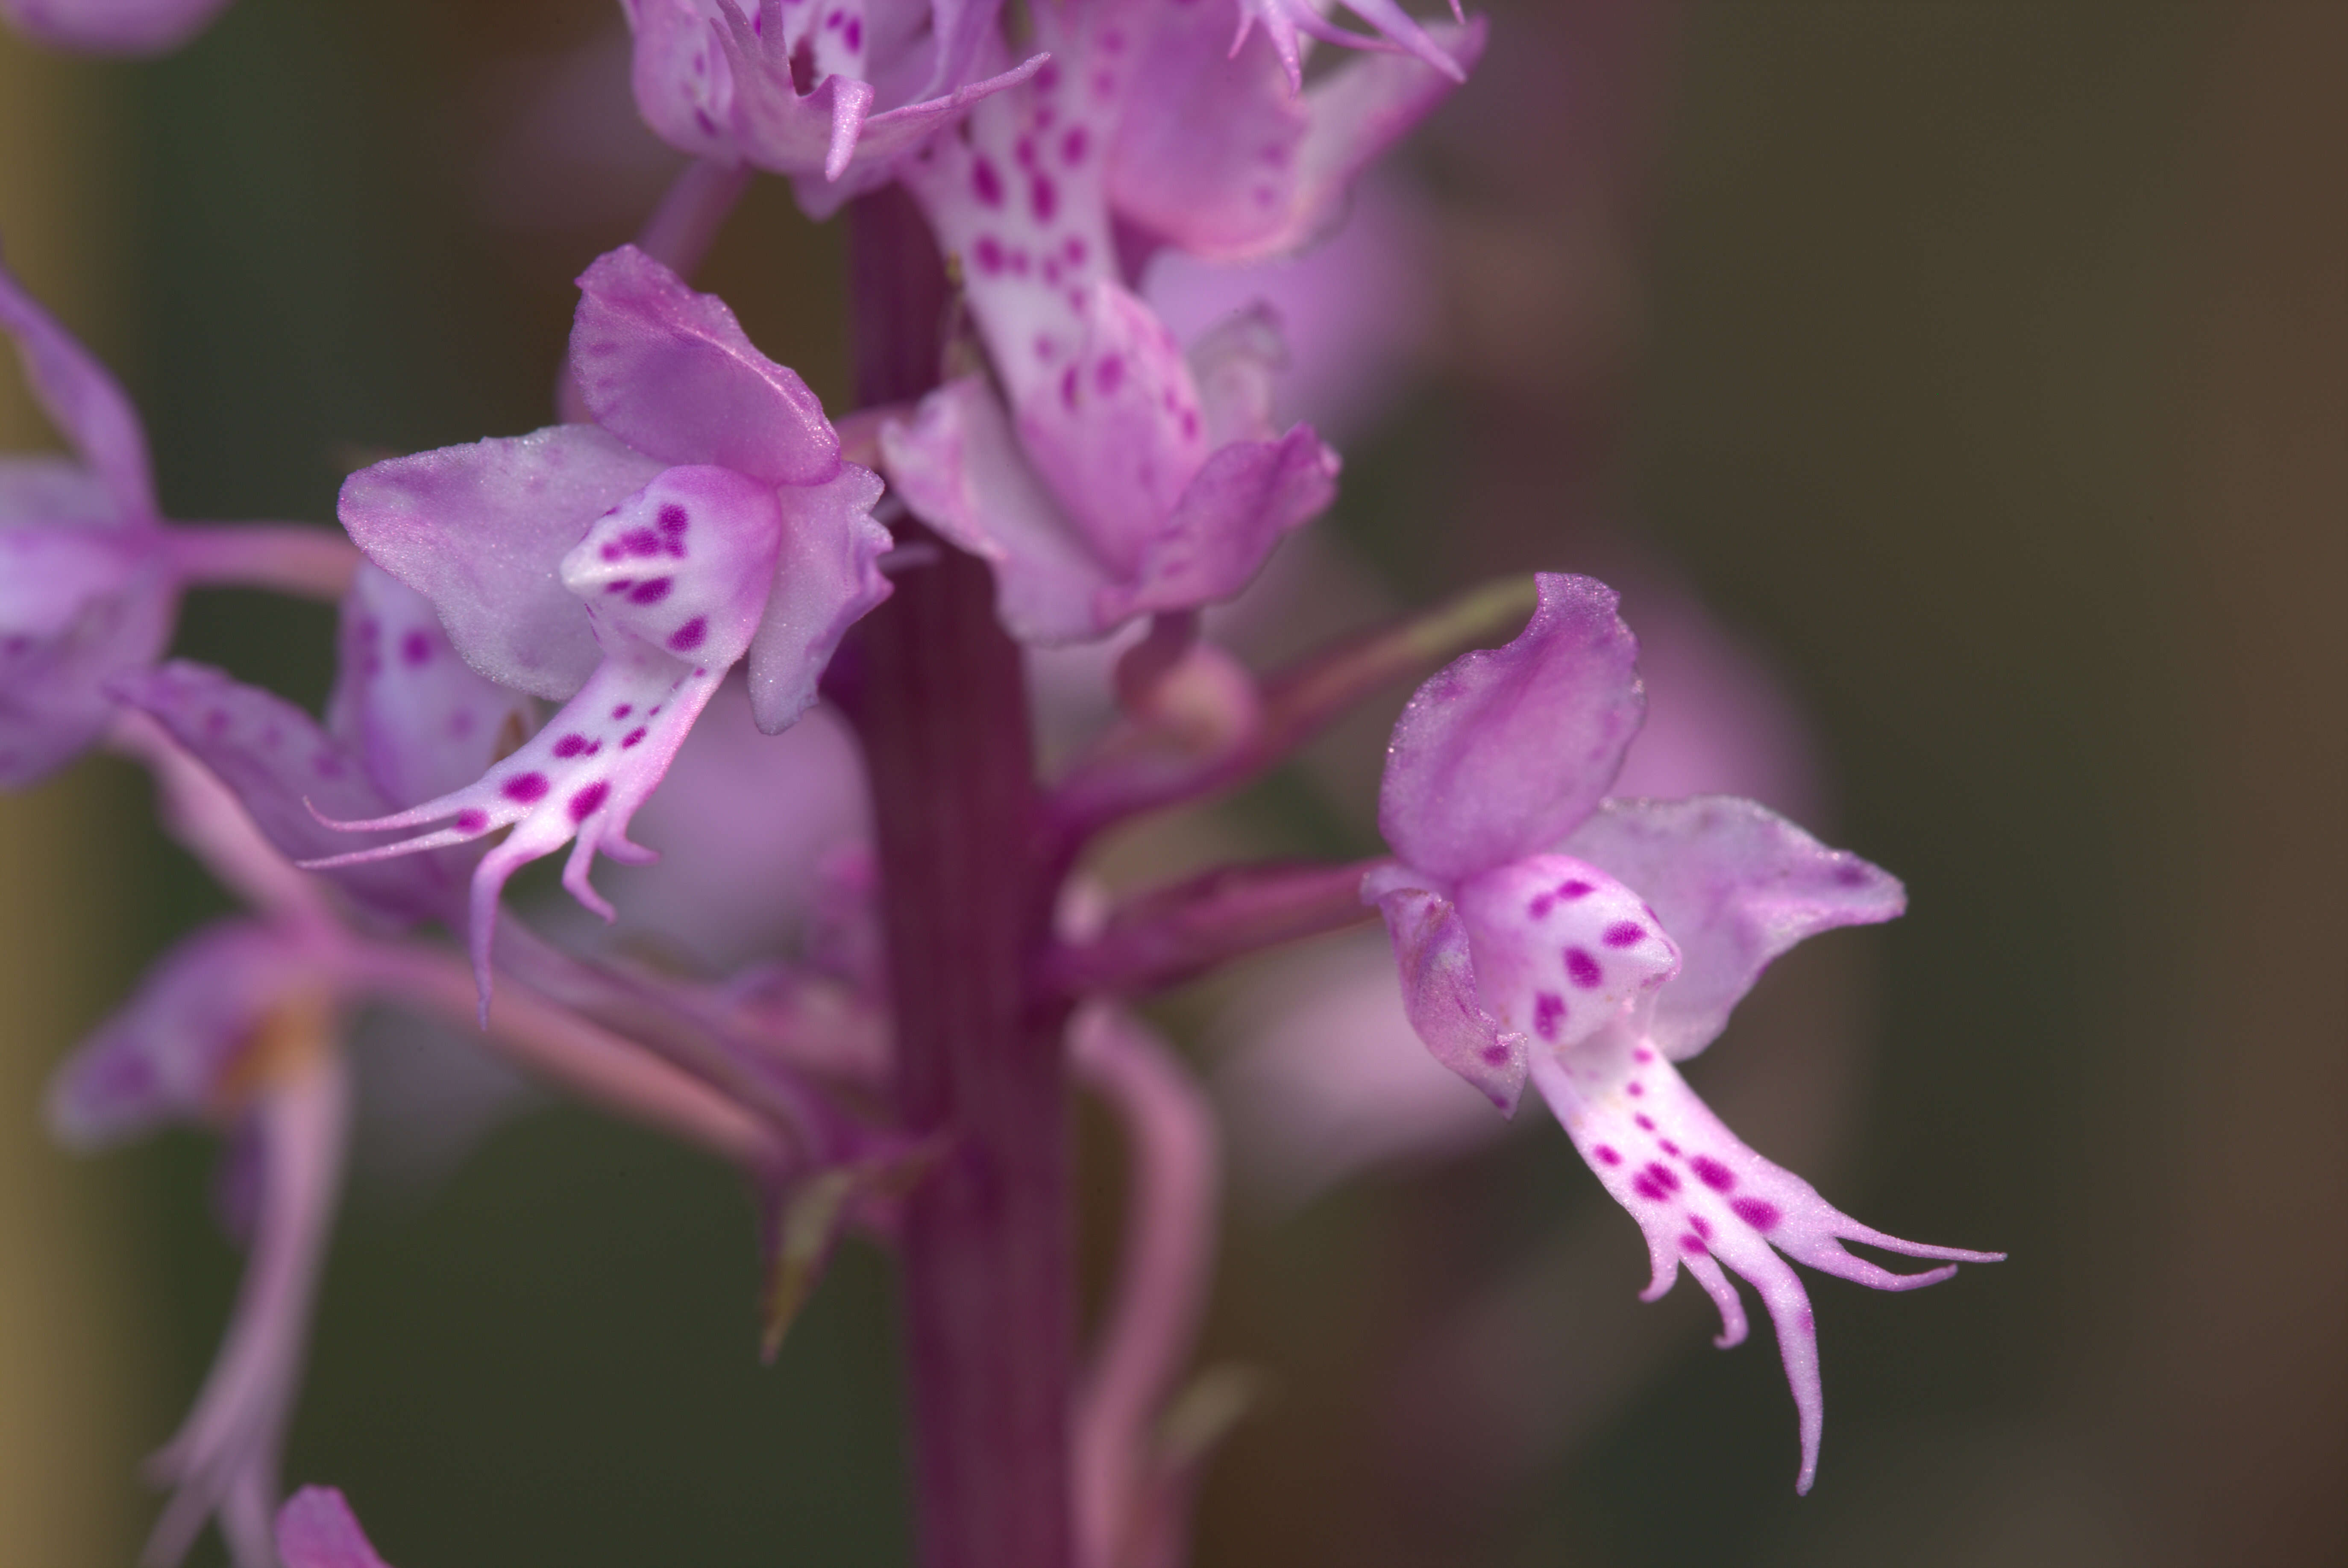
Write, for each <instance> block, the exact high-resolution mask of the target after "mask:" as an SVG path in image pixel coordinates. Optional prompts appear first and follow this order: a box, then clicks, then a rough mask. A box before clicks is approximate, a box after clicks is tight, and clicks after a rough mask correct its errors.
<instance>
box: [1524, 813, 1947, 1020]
mask: <svg viewBox="0 0 2348 1568" xmlns="http://www.w3.org/2000/svg"><path fill="white" fill-rule="evenodd" d="M1565 846H1566V848H1567V849H1568V850H1570V851H1571V852H1572V853H1574V854H1576V855H1579V856H1581V858H1582V859H1584V860H1587V861H1591V863H1592V864H1594V865H1598V866H1601V867H1603V868H1604V869H1605V870H1607V871H1609V872H1612V873H1613V874H1614V875H1615V876H1617V877H1620V878H1621V879H1622V881H1623V882H1627V883H1628V884H1630V885H1631V886H1632V887H1633V888H1636V889H1637V890H1638V892H1639V894H1640V896H1641V897H1642V898H1643V899H1644V900H1645V901H1646V902H1647V903H1648V905H1649V906H1650V907H1651V908H1653V911H1654V913H1655V914H1656V916H1657V917H1658V919H1660V921H1661V922H1662V924H1663V928H1664V929H1665V930H1666V931H1668V932H1669V933H1670V934H1671V936H1672V940H1673V941H1674V942H1676V943H1677V944H1679V947H1680V952H1681V954H1683V955H1684V959H1685V963H1684V965H1683V967H1682V968H1681V970H1680V973H1679V975H1678V977H1677V978H1675V979H1673V981H1672V982H1671V983H1670V984H1669V985H1665V986H1664V987H1663V989H1662V991H1660V992H1659V993H1657V995H1656V997H1655V1011H1654V1016H1653V1021H1652V1023H1651V1024H1650V1025H1649V1026H1648V1027H1649V1035H1650V1037H1651V1039H1652V1041H1653V1044H1654V1045H1655V1047H1657V1048H1658V1049H1660V1050H1661V1051H1663V1054H1664V1055H1665V1056H1668V1057H1672V1058H1673V1059H1674V1060H1681V1059H1684V1058H1686V1057H1692V1056H1694V1055H1695V1054H1696V1052H1698V1051H1700V1050H1702V1049H1704V1047H1706V1046H1708V1045H1710V1044H1711V1043H1712V1041H1713V1040H1714V1038H1715V1037H1717V1036H1718V1035H1719V1033H1720V1031H1721V1030H1722V1029H1723V1028H1725V1027H1726V1026H1727V1024H1728V1014H1729V1010H1730V1009H1731V1008H1733V1007H1735V1006H1736V1004H1737V1001H1738V1000H1739V999H1740V998H1741V997H1743V996H1744V995H1745V993H1746V992H1747V991H1749V990H1751V989H1752V988H1753V983H1754V982H1755V981H1756V980H1758V979H1759V978H1760V977H1761V971H1762V970H1764V969H1766V968H1767V967H1768V965H1769V961H1770V960H1771V959H1773V958H1775V957H1776V956H1777V955H1778V954H1781V953H1783V952H1785V951H1786V950H1787V948H1789V947H1791V946H1793V945H1794V944H1796V943H1797V942H1800V941H1801V940H1802V939H1803V938H1805V937H1808V936H1815V935H1817V934H1818V933H1819V932H1822V931H1830V930H1832V929H1834V928H1835V927H1836V926H1838V925H1872V924H1876V923H1879V922H1882V921H1886V920H1890V919H1893V918H1895V917H1896V916H1897V915H1899V913H1900V912H1901V911H1902V910H1903V909H1905V908H1906V907H1907V894H1906V892H1904V891H1903V890H1902V889H1901V888H1900V882H1899V879H1897V878H1896V877H1894V876H1892V875H1891V874H1890V872H1884V871H1881V870H1879V869H1878V868H1876V867H1874V866H1871V865H1869V864H1868V862H1867V861H1863V860H1860V859H1859V857H1858V856H1857V855H1854V854H1849V853H1847V852H1845V851H1841V850H1830V849H1828V848H1827V847H1826V846H1825V845H1824V844H1821V843H1819V842H1818V841H1817V840H1816V839H1813V838H1811V837H1810V836H1809V835H1808V834H1807V833H1806V832H1804V831H1802V830H1801V829H1799V828H1797V827H1796V826H1794V824H1793V823H1791V822H1788V821H1787V820H1786V819H1784V818H1783V817H1780V816H1778V815H1777V814H1776V812H1774V811H1772V810H1769V809H1768V808H1766V806H1760V805H1756V804H1755V803H1754V802H1753V801H1750V800H1739V799H1732V798H1730V797H1727V796H1717V795H1715V796H1705V797H1699V798H1698V799H1693V800H1609V801H1607V802H1606V803H1605V804H1604V805H1602V806H1601V807H1600V808H1599V809H1598V810H1597V812H1596V813H1595V814H1593V815H1592V816H1591V818H1590V820H1587V821H1585V822H1583V823H1582V824H1581V827H1579V828H1577V829H1576V830H1574V832H1573V834H1572V836H1571V837H1570V838H1569V839H1567V840H1566V841H1565Z"/></svg>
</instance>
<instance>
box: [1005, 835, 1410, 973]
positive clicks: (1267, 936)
mask: <svg viewBox="0 0 2348 1568" xmlns="http://www.w3.org/2000/svg"><path fill="white" fill-rule="evenodd" d="M1385 863H1386V862H1385V861H1383V860H1373V861H1355V862H1354V863H1353V864H1351V865H1342V866H1313V865H1278V864H1271V863H1263V864H1256V865H1244V866H1222V867H1218V868H1217V869H1215V870H1213V871H1210V872H1204V873H1202V874H1200V875H1199V876H1196V877H1193V878H1191V879H1190V880H1189V882H1181V883H1179V884H1178V885H1176V886H1173V887H1169V888H1160V889H1158V890H1156V891H1155V892H1148V893H1144V894H1143V895H1142V896H1141V897H1139V898H1138V899H1135V900H1134V901H1132V902H1131V903H1128V904H1126V905H1124V906H1123V907H1121V908H1119V909H1118V910H1117V911H1116V912H1115V913H1113V914H1111V915H1110V916H1109V920H1108V923H1107V926H1105V927H1104V928H1103V929H1102V931H1101V932H1100V934H1098V935H1097V936H1096V937H1095V938H1094V939H1093V940H1092V941H1090V942H1086V943H1084V944H1079V945H1070V946H1061V947H1056V948H1054V949H1053V950H1052V951H1051V952H1050V953H1049V954H1047V955H1046V956H1045V961H1044V969H1043V979H1044V982H1045V985H1050V986H1053V987H1055V988H1056V989H1058V990H1061V991H1063V992H1065V993H1066V994H1067V995H1099V994H1107V995H1120V996H1133V995H1141V994H1144V993H1146V992H1149V991H1155V990H1159V989H1162V988H1163V987H1165V986H1168V985H1175V984H1177V983H1178V982H1180V981H1183V980H1187V979H1189V978H1190V977H1191V976H1193V975H1199V974H1201V973H1203V972H1204V971H1206V970H1208V969H1210V968H1212V967H1213V966H1214V965H1218V964H1221V963H1223V962H1225V961H1227V960H1229V959H1232V958H1237V957H1240V956H1241V955H1242V954H1249V953H1253V952H1255V951H1257V950H1258V949H1259V948H1264V947H1271V946H1273V945H1275V944H1279V943H1282V942H1294V941H1297V940H1299V939H1300V938H1303V937H1307V936H1318V935H1320V934H1322V933H1323V932H1330V931H1342V930H1344V928H1345V927H1347V926H1349V925H1359V924H1362V923H1365V922H1367V921H1373V920H1375V919H1377V918H1378V912H1377V909H1376V907H1375V905H1368V904H1365V903H1363V902H1362V878H1363V877H1365V876H1366V875H1367V874H1368V873H1369V872H1371V871H1372V870H1373V869H1375V868H1376V867H1378V866H1381V865H1384V864H1385Z"/></svg>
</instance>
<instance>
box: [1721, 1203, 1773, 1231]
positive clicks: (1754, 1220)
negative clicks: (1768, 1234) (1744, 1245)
mask: <svg viewBox="0 0 2348 1568" xmlns="http://www.w3.org/2000/svg"><path fill="white" fill-rule="evenodd" d="M1728 1206H1729V1207H1730V1208H1731V1209H1733V1210H1735V1212H1736V1217H1737V1218H1738V1219H1740V1220H1742V1221H1744V1222H1746V1224H1748V1225H1750V1226H1752V1227H1753V1228H1754V1229H1755V1230H1756V1231H1768V1230H1774V1229H1776V1224H1777V1222H1778V1221H1780V1220H1782V1219H1784V1218H1785V1217H1786V1216H1785V1215H1783V1214H1781V1213H1779V1212H1777V1205H1776V1204H1775V1203H1766V1202H1762V1201H1761V1200H1760V1199H1758V1198H1739V1199H1737V1200H1736V1201H1735V1202H1733V1203H1731V1204H1729V1205H1728Z"/></svg>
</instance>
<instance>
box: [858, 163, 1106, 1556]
mask: <svg viewBox="0 0 2348 1568" xmlns="http://www.w3.org/2000/svg"><path fill="white" fill-rule="evenodd" d="M849 245H850V279H851V310H852V312H853V316H852V321H853V325H854V338H853V341H854V346H855V354H856V375H857V393H858V397H859V400H860V402H863V403H867V404H874V403H884V402H896V401H901V400H903V399H907V398H910V397H916V396H918V395H919V394H920V393H921V392H922V391H923V390H924V389H926V388H927V387H931V386H932V385H934V384H935V382H936V380H937V377H938V365H939V357H940V346H941V343H942V325H943V323H944V321H945V319H946V310H947V304H948V296H947V291H946V285H945V278H944V275H943V271H942V268H941V266H940V264H939V263H938V260H937V250H936V247H935V245H934V243H933V242H932V240H931V238H930V236H929V234H928V232H927V231H926V229H925V227H924V225H923V224H922V222H921V220H920V218H919V216H918V215H917V214H916V212H915V211H914V209H913V207H912V204H911V201H909V200H908V199H906V198H905V197H904V196H903V195H902V194H901V192H898V191H887V192H883V193H881V194H880V195H876V196H870V197H866V198H863V199H861V200H860V201H857V202H856V203H855V205H854V206H852V207H851V208H850V217H849ZM909 536H911V538H918V537H919V533H918V531H917V530H914V529H912V528H911V527H910V526H909V527H907V528H906V529H905V530H904V531H903V532H901V534H900V539H901V541H904V542H911V538H909ZM848 659H849V667H848V668H847V669H846V670H845V671H843V672H842V676H843V678H842V679H841V680H840V682H839V696H840V697H841V699H842V701H843V704H844V706H845V707H847V709H848V711H849V714H850V717H851V718H852V719H853V720H854V722H855V724H856V726H857V728H858V730H859V732H860V735H861V736H862V738H863V742H864V746H865V754H866V757H867V759H868V765H869V767H870V773H871V779H872V793H873V806H874V815H875V823H876V828H877V832H878V841H879V849H880V872H881V882H882V887H883V892H884V908H885V915H884V922H885V930H886V933H887V936H888V950H889V965H890V995H891V1001H892V1003H893V1006H894V1012H895V1018H896V1028H897V1051H898V1079H897V1102H898V1109H899V1111H900V1114H901V1119H902V1121H903V1125H904V1130H905V1131H906V1133H907V1134H908V1135H910V1136H911V1137H914V1138H922V1137H924V1136H927V1135H930V1134H932V1133H937V1134H942V1135H944V1136H945V1137H946V1138H947V1139H949V1140H950V1142H949V1143H948V1145H947V1149H946V1152H945V1153H944V1154H943V1155H942V1158H941V1159H940V1161H939V1162H938V1165H937V1168H936V1169H935V1170H934V1171H932V1173H931V1175H930V1176H929V1177H928V1179H927V1180H925V1181H922V1183H921V1185H920V1186H919V1187H917V1188H916V1189H915V1190H914V1191H913V1193H912V1195H911V1198H910V1199H909V1200H908V1202H907V1204H906V1210H905V1218H904V1226H903V1232H902V1255H903V1260H904V1272H903V1281H904V1320H905V1354H906V1369H907V1380H908V1384H909V1387H910V1393H911V1416H912V1425H913V1443H912V1448H913V1480H914V1487H915V1495H916V1497H917V1499H918V1511H919V1538H920V1561H921V1562H922V1564H923V1565H924V1568H1071V1564H1072V1562H1073V1559H1072V1556H1071V1550H1072V1548H1071V1539H1070V1537H1071V1514H1070V1502H1069V1495H1070V1494H1069V1480H1068V1433H1067V1426H1068V1400H1069V1390H1070V1385H1071V1375H1070V1362H1071V1354H1072V1353H1071V1342H1072V1338H1073V1334H1074V1327H1075V1318H1076V1288H1075V1277H1074V1259H1073V1238H1072V1235H1071V1231H1072V1224H1071V1216H1070V1188H1069V1150H1068V1106H1067V1101H1068V1091H1067V1085H1066V1077H1065V1072H1064V1068H1063V1064H1062V1056H1061V1026H1062V1023H1063V1021H1064V1017H1065V1012H1066V1009H1065V1007H1064V1006H1061V1005H1060V1004H1058V1003H1056V1001H1055V1000H1054V999H1053V998H1051V997H1050V996H1048V995H1039V994H1038V993H1037V991H1036V990H1035V988H1034V987H1033V985H1032V984H1031V981H1030V976H1031V975H1033V973H1034V969H1035V959H1036V956H1037V955H1038V954H1040V953H1041V952H1042V951H1043V948H1044V945H1045V940H1046V938H1047V935H1048V932H1049V918H1050V900H1051V892H1052V887H1051V884H1052V882H1055V881H1056V876H1055V875H1054V874H1053V871H1054V869H1053V868H1050V867H1048V866H1046V865H1045V863H1044V862H1042V861H1040V860H1039V859H1038V857H1037V855H1036V853H1035V847H1036V844H1035V832H1034V826H1035V785H1034V760H1033V759H1034V751H1033V747H1032V743H1031V740H1030V737H1029V731H1028V714H1027V696H1026V689H1025V677H1024V673H1023V669H1022V665H1021V661H1020V656H1019V650H1018V648H1017V646H1016V645H1014V644H1013V643H1012V641H1011V640H1010V638H1009V637H1007V636H1006V635H1004V632H1003V631H1002V629H1001V627H1000V626H999V625H998V624H996V622H995V617H994V582H993V579H992V575H991V573H989V572H988V570H987V568H986V567H985V565H984V564H983V562H979V561H977V560H976V559H974V558H973V557H971V556H967V555H963V554H962V553H960V552H954V551H946V552H943V553H942V556H941V558H940V560H939V561H938V562H937V563H936V564H935V565H932V566H928V567H923V568H921V569H919V570H914V571H910V572H907V573H904V574H903V575H901V576H900V577H899V578H898V579H897V591H896V593H895V595H894V596H893V597H892V598H891V599H890V601H889V602H888V603H885V604H883V605H882V606H880V609H879V610H877V611H876V612H874V613H873V614H871V615H870V616H868V617H867V618H866V619H865V620H864V621H863V622H861V623H860V624H859V625H858V627H857V629H856V632H855V634H854V635H853V638H852V641H851V644H850V649H849V650H848ZM835 667H836V668H837V666H835Z"/></svg>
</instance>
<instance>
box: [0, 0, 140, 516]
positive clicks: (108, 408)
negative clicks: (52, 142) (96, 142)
mask: <svg viewBox="0 0 2348 1568" xmlns="http://www.w3.org/2000/svg"><path fill="white" fill-rule="evenodd" d="M109 9H110V8H109ZM126 9H129V8H127V7H126ZM73 10H74V8H73V7H70V6H59V5H50V6H46V7H43V8H42V13H45V14H47V15H53V16H55V15H71V14H72V12H73ZM42 13H36V15H37V14H42ZM82 14H83V15H88V13H87V12H83V13H82ZM18 20H19V23H20V25H23V26H26V27H27V29H28V30H32V31H38V24H37V23H34V22H31V21H29V20H28V19H27V16H26V15H20V16H19V18H18ZM0 330H5V331H6V332H7V334H8V335H10V336H11V337H14V338H15V340H16V352H17V354H18V355H19V356H21V357H22V358H23V360H24V362H25V377H26V380H27V381H28V382H30V383H31V385H32V388H33V396H34V397H36V398H37V399H38V400H39V402H40V405H41V407H42V408H44V409H45V410H46V411H47V413H48V416H49V418H51V419H52V420H54V421H55V422H56V424H57V429H58V431H59V433H60V434H62V435H63V436H64V437H65V438H66V439H67V440H68V441H70V442H72V443H73V448H74V450H75V451H77V452H78V453H79V454H81V459H82V461H83V462H85V463H87V464H88V465H89V469H90V471H91V472H92V473H94V474H96V475H97V476H98V480H99V481H100V482H101V483H103V484H104V485H105V486H106V490H107V493H108V495H110V496H112V497H113V498H114V504H115V506H116V508H117V509H118V512H119V514H120V515H121V516H123V517H126V518H151V517H153V516H154V515H155V484H154V480H153V479H152V477H151V476H150V472H149V466H148V460H147V433H146V431H145V429H144V428H142V427H141V426H140V425H139V413H138V410H136V409H134V408H133V407H131V406H130V399H129V397H125V396H124V395H123V391H122V387H121V386H120V385H119V384H118V383H117V382H116V380H115V379H114V377H112V376H110V375H108V374H107V370H106V366H103V365H100V364H99V363H98V360H97V357H96V356H93V355H92V354H91V353H90V352H89V350H88V349H86V348H84V347H83V346H81V345H80V344H78V343H77V342H75V341H74V338H73V335H72V334H70V333H68V332H67V331H66V329H65V327H64V325H61V324H60V323H59V322H58V321H57V317H55V316H53V315H50V314H49V313H48V312H47V311H46V310H44V309H42V308H41V306H40V304H39V303H38V302H37V301H36V300H35V299H34V298H33V296H32V295H31V294H26V292H25V286H24V285H23V284H20V283H18V282H17V281H16V278H15V273H11V272H9V271H8V269H7V268H6V267H5V266H0Z"/></svg>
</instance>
